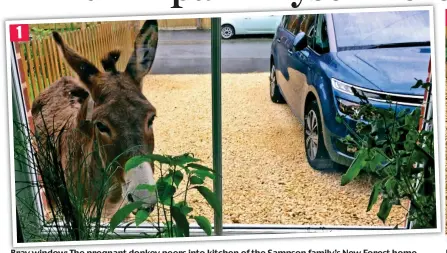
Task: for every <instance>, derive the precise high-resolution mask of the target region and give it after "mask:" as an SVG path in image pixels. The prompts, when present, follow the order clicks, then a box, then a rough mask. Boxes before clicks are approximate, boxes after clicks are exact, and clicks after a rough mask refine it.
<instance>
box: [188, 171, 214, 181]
mask: <svg viewBox="0 0 447 253" xmlns="http://www.w3.org/2000/svg"><path fill="white" fill-rule="evenodd" d="M191 173H192V174H194V175H196V176H197V177H199V178H201V179H203V180H205V178H210V179H212V180H214V179H215V178H216V177H215V176H214V174H213V173H211V172H209V171H206V170H194V171H192V172H191Z"/></svg>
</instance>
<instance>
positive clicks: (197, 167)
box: [187, 163, 214, 174]
mask: <svg viewBox="0 0 447 253" xmlns="http://www.w3.org/2000/svg"><path fill="white" fill-rule="evenodd" d="M187 167H188V168H193V169H196V170H206V171H209V172H211V173H213V174H214V170H212V169H210V168H208V167H206V166H203V165H200V164H197V163H190V164H188V166H187Z"/></svg>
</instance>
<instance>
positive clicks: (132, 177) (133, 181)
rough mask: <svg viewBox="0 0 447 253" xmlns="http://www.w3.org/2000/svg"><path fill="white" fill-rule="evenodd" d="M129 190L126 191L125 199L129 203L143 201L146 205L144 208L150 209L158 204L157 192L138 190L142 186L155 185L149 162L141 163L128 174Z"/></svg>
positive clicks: (127, 183)
mask: <svg viewBox="0 0 447 253" xmlns="http://www.w3.org/2000/svg"><path fill="white" fill-rule="evenodd" d="M125 177H126V185H127V189H126V191H124V193H125V195H124V196H123V197H125V198H126V199H127V200H128V201H130V202H134V201H143V202H144V203H146V205H144V206H143V208H149V207H152V206H154V205H155V204H156V203H157V196H156V194H155V192H150V193H149V192H148V191H147V190H137V189H136V188H137V186H138V185H140V184H148V185H155V179H154V173H153V172H152V167H151V165H150V164H149V163H148V162H144V163H141V164H140V165H138V166H137V167H135V168H133V169H130V170H129V171H128V172H126V176H125Z"/></svg>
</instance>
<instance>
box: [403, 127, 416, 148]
mask: <svg viewBox="0 0 447 253" xmlns="http://www.w3.org/2000/svg"><path fill="white" fill-rule="evenodd" d="M418 135H419V133H418V131H416V130H415V129H411V130H410V131H408V133H407V135H406V138H405V142H404V148H405V150H408V151H410V150H413V149H414V146H415V145H416V143H417V140H418Z"/></svg>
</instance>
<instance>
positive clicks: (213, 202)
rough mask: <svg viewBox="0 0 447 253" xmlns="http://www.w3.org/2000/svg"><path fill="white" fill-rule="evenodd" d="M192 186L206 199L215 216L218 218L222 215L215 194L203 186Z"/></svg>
mask: <svg viewBox="0 0 447 253" xmlns="http://www.w3.org/2000/svg"><path fill="white" fill-rule="evenodd" d="M194 188H196V189H197V190H198V191H199V192H200V194H201V195H202V196H203V197H204V198H205V199H206V201H207V202H208V204H209V205H210V206H211V207H212V208H213V209H214V211H215V212H216V214H217V216H218V217H219V218H220V217H221V216H222V211H221V204H220V202H219V200H218V199H217V196H216V194H215V193H214V192H212V191H211V190H210V189H208V188H206V187H205V186H196V187H194Z"/></svg>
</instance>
